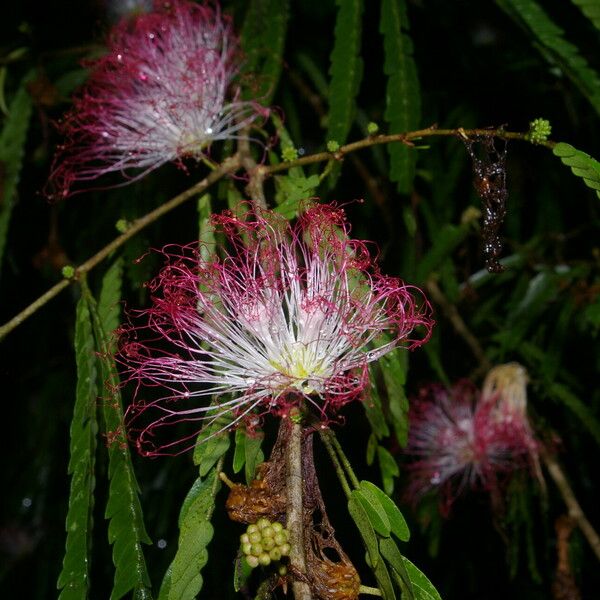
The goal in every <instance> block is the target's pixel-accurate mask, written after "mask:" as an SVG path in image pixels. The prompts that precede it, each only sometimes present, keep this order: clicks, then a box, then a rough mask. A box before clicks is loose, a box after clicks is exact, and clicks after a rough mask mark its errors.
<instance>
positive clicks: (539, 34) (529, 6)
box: [496, 0, 600, 114]
mask: <svg viewBox="0 0 600 600" xmlns="http://www.w3.org/2000/svg"><path fill="white" fill-rule="evenodd" d="M496 2H497V3H498V4H499V6H500V7H501V8H502V9H503V10H504V11H505V12H506V13H507V14H508V15H509V16H510V17H511V18H512V19H514V20H515V21H516V22H517V23H519V24H520V25H521V26H523V27H524V28H525V30H526V31H528V32H529V33H530V34H531V35H532V36H533V37H534V38H535V40H536V42H537V43H538V44H539V45H540V50H541V51H542V54H543V55H544V57H545V58H546V59H548V60H549V61H550V62H552V63H555V64H556V65H558V66H559V67H560V69H561V70H562V71H563V72H564V73H565V75H566V76H567V77H568V78H569V79H570V80H571V81H572V82H573V83H574V84H575V85H576V86H577V87H578V88H579V90H580V91H581V93H582V94H583V95H584V96H585V97H586V98H587V99H588V100H589V102H590V103H591V104H592V106H593V107H594V109H595V110H596V112H597V113H598V114H600V76H599V75H598V73H597V72H596V71H595V70H594V69H592V68H591V67H590V66H589V64H588V62H587V61H586V60H585V58H583V56H581V54H580V53H579V49H578V48H577V46H575V45H573V44H571V43H570V42H568V41H567V40H566V39H565V38H564V31H563V30H562V29H561V28H560V27H559V26H558V25H556V23H554V21H552V20H551V19H550V17H549V16H548V15H547V14H546V12H545V11H544V10H543V8H542V7H541V6H540V5H539V4H538V3H537V2H535V1H534V0H496Z"/></svg>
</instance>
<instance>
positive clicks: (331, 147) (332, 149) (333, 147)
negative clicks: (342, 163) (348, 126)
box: [327, 140, 340, 152]
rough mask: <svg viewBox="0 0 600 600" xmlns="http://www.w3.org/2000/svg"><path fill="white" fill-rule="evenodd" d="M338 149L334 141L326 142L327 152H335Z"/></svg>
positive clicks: (338, 146) (337, 144)
mask: <svg viewBox="0 0 600 600" xmlns="http://www.w3.org/2000/svg"><path fill="white" fill-rule="evenodd" d="M339 149H340V145H339V143H338V142H336V141H335V140H329V141H328V142H327V151H328V152H337V151H338V150H339Z"/></svg>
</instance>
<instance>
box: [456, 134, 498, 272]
mask: <svg viewBox="0 0 600 600" xmlns="http://www.w3.org/2000/svg"><path fill="white" fill-rule="evenodd" d="M462 139H463V142H464V143H465V146H466V147H467V152H468V153H469V156H470V157H471V160H472V163H473V185H474V187H475V190H476V191H477V194H478V195H479V197H480V198H481V201H482V205H483V227H482V231H481V236H482V239H483V252H484V255H485V265H486V267H487V270H488V271H489V272H490V273H501V272H502V271H503V270H504V267H503V266H502V265H501V264H500V263H499V262H498V258H499V256H500V253H501V252H502V238H501V237H500V233H499V232H500V228H501V227H502V224H503V223H504V217H505V216H506V200H507V199H508V191H507V189H506V142H502V143H504V146H503V148H502V149H501V150H498V149H497V148H496V142H495V140H494V138H491V137H485V138H480V139H470V138H466V139H465V138H462ZM474 143H478V144H481V148H482V156H481V157H479V156H477V154H476V153H475V151H474V150H473V144H474Z"/></svg>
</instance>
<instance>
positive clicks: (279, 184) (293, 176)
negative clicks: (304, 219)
mask: <svg viewBox="0 0 600 600" xmlns="http://www.w3.org/2000/svg"><path fill="white" fill-rule="evenodd" d="M319 183H320V179H319V176H318V175H311V176H310V177H306V176H305V175H304V173H303V172H302V169H300V168H297V169H296V168H294V169H290V172H289V173H288V174H287V175H278V176H276V177H275V186H276V195H275V201H276V202H277V206H276V207H275V212H277V213H280V214H281V215H283V216H284V217H285V218H286V219H288V220H289V219H293V218H294V217H297V216H298V213H299V212H300V208H301V206H300V205H301V202H302V201H303V200H306V199H307V198H310V197H311V196H313V195H314V193H315V190H316V189H317V187H318V186H319Z"/></svg>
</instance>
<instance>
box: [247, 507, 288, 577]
mask: <svg viewBox="0 0 600 600" xmlns="http://www.w3.org/2000/svg"><path fill="white" fill-rule="evenodd" d="M289 535H290V534H289V532H288V530H287V529H285V528H284V527H283V525H282V524H281V523H278V522H277V521H276V522H275V523H271V521H269V519H264V518H263V519H259V520H258V521H257V522H256V523H253V524H252V525H248V529H246V533H244V534H243V535H241V536H240V542H241V544H242V552H243V553H244V555H245V556H246V562H247V563H248V565H249V566H250V567H252V568H253V569H254V567H258V565H262V566H263V567H266V566H267V565H270V564H271V561H274V560H275V561H276V560H281V558H282V557H283V556H288V555H289V553H290V544H289V541H288V540H289Z"/></svg>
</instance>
